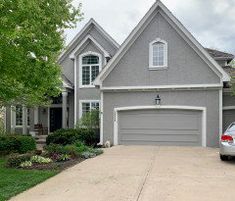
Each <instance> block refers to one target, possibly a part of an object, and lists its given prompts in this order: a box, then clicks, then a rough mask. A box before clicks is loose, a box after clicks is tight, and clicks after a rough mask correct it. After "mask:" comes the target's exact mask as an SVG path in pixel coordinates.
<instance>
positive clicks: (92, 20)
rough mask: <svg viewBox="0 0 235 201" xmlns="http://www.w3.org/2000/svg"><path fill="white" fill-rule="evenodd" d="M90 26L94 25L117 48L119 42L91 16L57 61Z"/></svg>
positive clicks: (60, 59) (61, 58)
mask: <svg viewBox="0 0 235 201" xmlns="http://www.w3.org/2000/svg"><path fill="white" fill-rule="evenodd" d="M92 26H94V27H96V29H97V31H99V32H100V33H101V34H102V35H103V36H104V37H105V38H106V39H107V40H108V41H110V42H111V44H113V45H114V47H116V48H117V49H118V48H119V44H118V43H117V42H116V41H115V40H114V39H113V38H112V37H111V36H110V35H109V34H108V33H107V32H106V31H105V30H104V29H103V28H102V27H101V26H100V25H99V24H98V23H97V22H96V21H95V20H94V19H93V18H91V19H90V20H89V21H88V22H87V23H86V24H85V26H84V27H83V28H82V29H81V31H80V32H78V34H77V35H76V36H75V37H74V38H73V40H72V41H71V42H70V43H69V44H68V45H67V47H66V48H65V50H64V51H63V52H62V53H61V54H60V56H59V58H58V61H59V62H61V61H62V60H63V58H64V57H65V55H67V54H68V53H70V52H71V48H72V46H73V44H74V43H75V42H76V41H77V40H78V39H79V38H80V37H81V36H82V34H83V33H84V32H86V31H88V30H89V29H90V28H91V27H92Z"/></svg>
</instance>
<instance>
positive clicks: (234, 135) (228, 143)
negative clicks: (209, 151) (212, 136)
mask: <svg viewBox="0 0 235 201" xmlns="http://www.w3.org/2000/svg"><path fill="white" fill-rule="evenodd" d="M231 156H235V122H233V123H231V124H230V125H229V127H228V128H227V129H226V131H225V132H224V134H223V135H221V138H220V159H221V160H222V161H227V160H229V159H230V157H231Z"/></svg>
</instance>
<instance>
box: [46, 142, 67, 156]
mask: <svg viewBox="0 0 235 201" xmlns="http://www.w3.org/2000/svg"><path fill="white" fill-rule="evenodd" d="M44 149H45V151H46V155H48V156H51V155H52V154H66V150H65V149H64V146H62V145H59V144H50V145H47V146H45V147H44Z"/></svg>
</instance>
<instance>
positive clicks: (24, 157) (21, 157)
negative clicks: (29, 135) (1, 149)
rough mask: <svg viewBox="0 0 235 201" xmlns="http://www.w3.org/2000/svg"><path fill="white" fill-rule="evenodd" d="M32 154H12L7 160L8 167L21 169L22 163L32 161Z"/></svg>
mask: <svg viewBox="0 0 235 201" xmlns="http://www.w3.org/2000/svg"><path fill="white" fill-rule="evenodd" d="M31 156H32V154H31V153H27V154H12V155H10V156H9V158H8V160H7V166H8V167H19V166H20V164H21V163H23V162H25V161H30V159H31Z"/></svg>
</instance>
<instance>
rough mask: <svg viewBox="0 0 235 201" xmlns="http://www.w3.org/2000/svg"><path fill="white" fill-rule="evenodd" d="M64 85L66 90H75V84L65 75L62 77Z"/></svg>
mask: <svg viewBox="0 0 235 201" xmlns="http://www.w3.org/2000/svg"><path fill="white" fill-rule="evenodd" d="M61 79H62V83H63V87H64V88H68V89H73V83H72V82H71V81H70V80H69V79H68V78H67V77H66V76H65V75H64V74H62V75H61Z"/></svg>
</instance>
